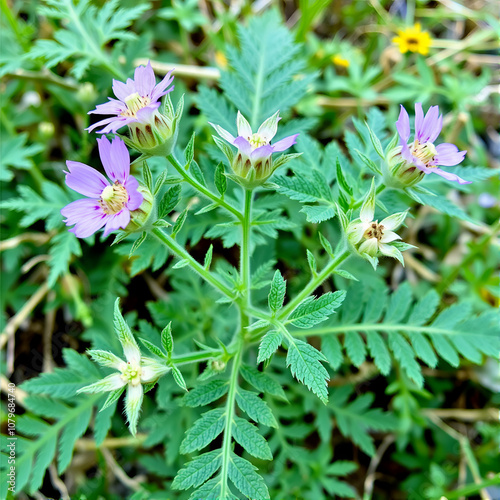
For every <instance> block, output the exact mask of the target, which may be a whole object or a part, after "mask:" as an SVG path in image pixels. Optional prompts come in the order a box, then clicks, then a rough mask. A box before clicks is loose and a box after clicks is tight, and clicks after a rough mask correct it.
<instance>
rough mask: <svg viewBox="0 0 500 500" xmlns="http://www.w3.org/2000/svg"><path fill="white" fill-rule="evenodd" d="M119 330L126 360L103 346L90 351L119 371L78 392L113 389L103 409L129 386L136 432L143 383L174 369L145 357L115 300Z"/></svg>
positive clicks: (129, 408)
mask: <svg viewBox="0 0 500 500" xmlns="http://www.w3.org/2000/svg"><path fill="white" fill-rule="evenodd" d="M115 329H116V333H117V335H118V339H119V340H120V343H121V345H122V348H123V354H124V356H125V361H124V360H122V359H121V358H119V357H118V356H116V355H115V354H113V353H111V352H108V351H101V350H99V349H94V350H89V351H88V353H89V355H90V356H91V357H92V359H93V360H94V361H96V362H97V363H99V364H100V365H102V366H106V367H108V368H114V369H115V370H117V373H113V374H111V375H108V376H107V377H105V378H103V379H102V380H99V381H98V382H95V383H93V384H90V385H87V386H85V387H82V388H81V389H79V390H78V391H77V392H78V393H80V392H88V393H97V392H107V391H112V393H111V394H110V395H109V397H108V399H107V401H106V402H105V403H104V405H103V407H102V408H101V411H102V410H103V409H104V408H107V406H109V405H110V404H111V403H113V402H114V401H116V400H117V399H118V398H119V397H120V396H121V394H122V392H123V391H124V390H125V388H126V389H127V396H126V402H125V413H126V415H127V419H128V423H129V428H130V432H131V433H132V434H133V435H135V434H136V432H137V421H138V419H139V412H140V410H141V405H142V399H143V396H144V389H143V386H142V384H149V383H151V382H155V381H156V380H157V379H158V378H160V377H161V376H162V375H164V374H165V373H167V372H168V371H170V367H168V366H166V365H165V364H162V363H161V362H159V361H156V360H154V359H152V358H146V357H142V356H141V351H140V350H139V346H138V345H137V342H136V340H135V338H134V336H133V335H132V332H131V330H130V328H129V326H128V325H127V323H125V320H124V319H123V316H122V315H121V313H120V310H119V307H118V300H117V301H116V302H115Z"/></svg>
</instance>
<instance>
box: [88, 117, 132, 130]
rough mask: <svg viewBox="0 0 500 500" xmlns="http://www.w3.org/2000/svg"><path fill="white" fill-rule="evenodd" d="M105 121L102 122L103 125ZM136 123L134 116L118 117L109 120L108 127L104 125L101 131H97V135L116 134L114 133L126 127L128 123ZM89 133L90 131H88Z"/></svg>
mask: <svg viewBox="0 0 500 500" xmlns="http://www.w3.org/2000/svg"><path fill="white" fill-rule="evenodd" d="M104 121H105V120H103V123H104ZM136 121H138V120H137V118H135V117H134V116H120V117H116V118H113V119H112V120H110V123H109V125H106V126H105V127H104V128H103V129H102V130H98V131H97V133H98V134H110V133H112V134H116V131H117V130H119V129H121V128H122V127H124V126H125V125H128V124H129V123H134V122H136ZM89 132H90V130H89Z"/></svg>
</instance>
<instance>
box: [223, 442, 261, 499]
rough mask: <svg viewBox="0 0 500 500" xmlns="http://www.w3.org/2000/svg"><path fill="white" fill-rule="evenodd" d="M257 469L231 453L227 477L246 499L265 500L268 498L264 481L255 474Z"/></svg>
mask: <svg viewBox="0 0 500 500" xmlns="http://www.w3.org/2000/svg"><path fill="white" fill-rule="evenodd" d="M256 470H257V469H256V467H254V466H253V465H252V464H251V463H250V462H249V461H248V460H245V459H244V458H240V457H239V456H238V455H236V454H234V453H233V452H231V459H230V461H229V469H228V475H229V478H230V479H231V481H232V482H233V484H234V485H235V486H236V488H238V490H240V491H241V493H243V495H245V496H247V497H248V498H258V499H259V500H261V499H262V500H266V499H268V498H270V496H269V491H268V490H267V486H266V483H265V482H264V480H263V479H262V478H261V477H260V476H259V475H258V474H257V473H256V472H255V471H256Z"/></svg>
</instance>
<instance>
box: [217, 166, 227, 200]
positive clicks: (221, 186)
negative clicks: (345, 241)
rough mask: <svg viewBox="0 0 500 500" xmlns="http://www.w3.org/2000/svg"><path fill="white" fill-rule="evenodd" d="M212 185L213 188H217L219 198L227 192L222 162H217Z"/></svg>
mask: <svg viewBox="0 0 500 500" xmlns="http://www.w3.org/2000/svg"><path fill="white" fill-rule="evenodd" d="M214 183H215V187H216V188H217V191H219V194H220V195H221V196H224V194H225V192H226V190H227V179H226V175H225V170H224V165H223V163H222V162H219V164H218V165H217V167H216V169H215V174H214Z"/></svg>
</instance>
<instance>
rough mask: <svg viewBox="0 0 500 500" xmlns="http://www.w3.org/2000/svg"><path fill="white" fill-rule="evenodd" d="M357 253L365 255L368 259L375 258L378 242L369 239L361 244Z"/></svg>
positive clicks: (374, 239)
mask: <svg viewBox="0 0 500 500" xmlns="http://www.w3.org/2000/svg"><path fill="white" fill-rule="evenodd" d="M358 252H359V253H366V254H368V255H369V256H370V257H375V256H376V255H377V252H378V240H377V238H370V239H368V240H366V241H364V242H363V243H361V246H360V247H359V248H358Z"/></svg>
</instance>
